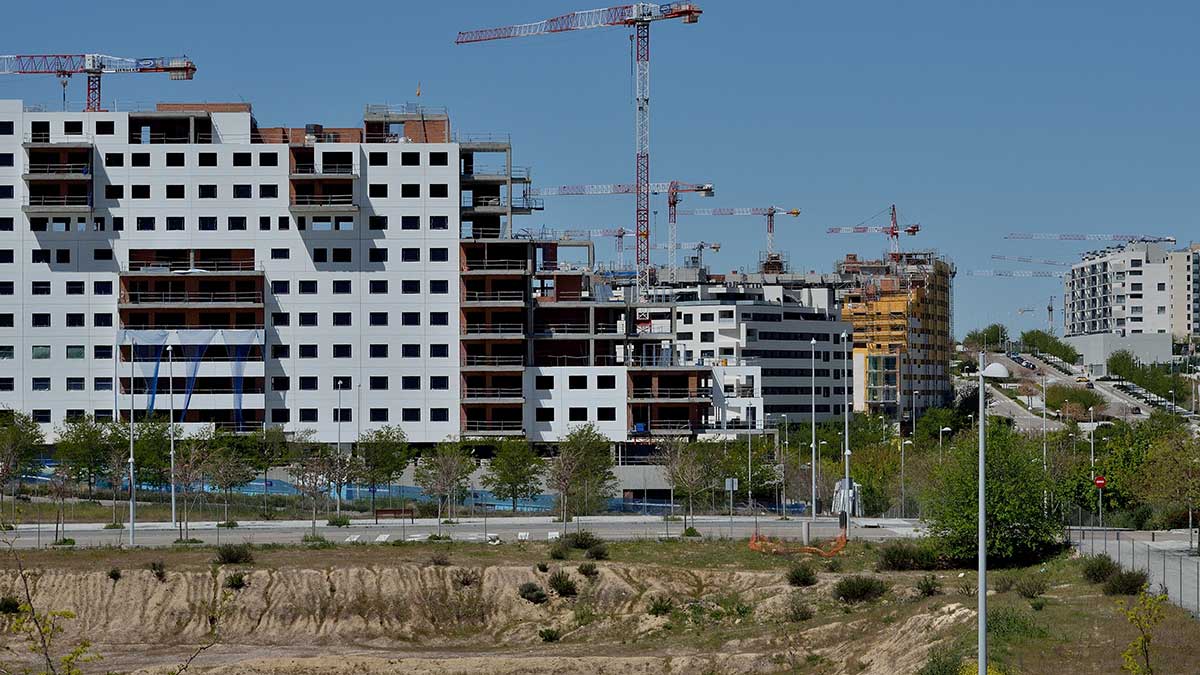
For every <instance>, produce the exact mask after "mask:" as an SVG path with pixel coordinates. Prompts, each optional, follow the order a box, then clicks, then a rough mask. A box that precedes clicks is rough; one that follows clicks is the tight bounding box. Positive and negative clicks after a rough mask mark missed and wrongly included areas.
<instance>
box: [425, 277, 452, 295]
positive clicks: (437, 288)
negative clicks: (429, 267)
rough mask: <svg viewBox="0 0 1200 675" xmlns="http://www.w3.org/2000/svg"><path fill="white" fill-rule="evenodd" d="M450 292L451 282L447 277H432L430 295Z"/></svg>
mask: <svg viewBox="0 0 1200 675" xmlns="http://www.w3.org/2000/svg"><path fill="white" fill-rule="evenodd" d="M449 292H450V282H449V281H447V280H445V279H430V280H429V294H430V295H446V294H447V293H449Z"/></svg>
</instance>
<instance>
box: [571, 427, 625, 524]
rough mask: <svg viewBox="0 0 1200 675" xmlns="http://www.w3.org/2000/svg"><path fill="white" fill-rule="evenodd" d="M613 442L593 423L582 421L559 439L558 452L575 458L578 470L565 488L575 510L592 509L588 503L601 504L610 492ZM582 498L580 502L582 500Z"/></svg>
mask: <svg viewBox="0 0 1200 675" xmlns="http://www.w3.org/2000/svg"><path fill="white" fill-rule="evenodd" d="M611 446H612V443H611V442H610V441H609V440H608V438H607V437H605V436H604V435H603V434H601V433H600V431H599V430H598V429H597V428H596V426H595V425H593V424H584V425H580V426H577V427H575V428H573V429H569V430H568V431H567V434H566V436H564V437H563V438H562V440H561V441H559V444H558V447H559V454H570V455H574V456H575V457H576V458H577V465H578V468H577V473H576V476H575V481H574V483H572V484H571V486H570V487H569V488H568V492H570V493H572V495H574V496H575V497H576V499H575V500H574V503H575V510H576V512H577V513H584V512H588V511H591V507H593V506H595V505H602V504H603V503H604V500H606V499H608V497H609V496H611V495H612V492H613V489H614V488H615V487H616V483H617V477H616V474H614V473H613V457H612V451H611V450H610V447H611ZM581 502H582V503H581Z"/></svg>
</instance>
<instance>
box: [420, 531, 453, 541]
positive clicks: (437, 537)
mask: <svg viewBox="0 0 1200 675" xmlns="http://www.w3.org/2000/svg"><path fill="white" fill-rule="evenodd" d="M425 541H450V535H448V534H438V533H437V532H431V533H430V534H429V536H428V537H425Z"/></svg>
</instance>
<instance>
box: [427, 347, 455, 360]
mask: <svg viewBox="0 0 1200 675" xmlns="http://www.w3.org/2000/svg"><path fill="white" fill-rule="evenodd" d="M449 357H450V345H447V344H432V345H429V358H431V359H445V358H449Z"/></svg>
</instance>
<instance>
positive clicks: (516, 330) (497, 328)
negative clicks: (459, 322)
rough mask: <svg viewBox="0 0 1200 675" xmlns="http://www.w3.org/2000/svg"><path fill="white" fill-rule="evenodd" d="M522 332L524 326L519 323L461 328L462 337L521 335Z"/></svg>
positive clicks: (470, 325)
mask: <svg viewBox="0 0 1200 675" xmlns="http://www.w3.org/2000/svg"><path fill="white" fill-rule="evenodd" d="M524 332H525V326H524V324H519V323H475V324H470V323H469V324H466V325H464V326H463V327H462V334H463V335H486V334H492V333H495V334H504V335H509V334H512V335H521V334H523V333H524Z"/></svg>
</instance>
